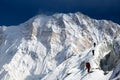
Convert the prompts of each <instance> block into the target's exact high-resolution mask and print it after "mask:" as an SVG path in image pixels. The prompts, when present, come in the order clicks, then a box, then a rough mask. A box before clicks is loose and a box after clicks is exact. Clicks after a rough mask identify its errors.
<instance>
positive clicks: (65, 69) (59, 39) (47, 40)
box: [0, 12, 120, 80]
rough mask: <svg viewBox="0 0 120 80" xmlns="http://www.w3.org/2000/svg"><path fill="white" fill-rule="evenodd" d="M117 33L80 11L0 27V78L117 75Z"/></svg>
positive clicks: (64, 79) (78, 79)
mask: <svg viewBox="0 0 120 80" xmlns="http://www.w3.org/2000/svg"><path fill="white" fill-rule="evenodd" d="M119 33H120V25H118V24H116V23H113V22H111V21H106V20H95V19H91V18H89V17H88V16H85V15H83V14H81V13H79V12H78V13H74V14H73V13H69V14H63V13H60V14H54V15H52V16H46V15H38V16H35V17H34V18H32V19H30V20H28V21H27V22H25V23H23V24H20V25H18V26H10V27H5V26H1V27H0V80H109V79H110V80H116V79H120V69H119V67H120V61H119V60H120V35H119ZM94 43H96V46H95V47H94V45H93V44H94ZM92 50H94V55H93V53H92ZM88 61H89V62H90V64H91V73H89V74H88V73H87V70H86V68H85V63H86V62H88Z"/></svg>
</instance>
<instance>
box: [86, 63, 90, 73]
mask: <svg viewBox="0 0 120 80" xmlns="http://www.w3.org/2000/svg"><path fill="white" fill-rule="evenodd" d="M86 68H87V70H88V73H89V72H90V68H91V66H90V63H89V62H87V63H86Z"/></svg>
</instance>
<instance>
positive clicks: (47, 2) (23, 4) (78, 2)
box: [0, 0, 120, 26]
mask: <svg viewBox="0 0 120 80" xmlns="http://www.w3.org/2000/svg"><path fill="white" fill-rule="evenodd" d="M75 12H81V13H83V14H85V15H87V16H89V17H91V18H94V19H107V20H111V21H113V22H116V23H118V24H120V0H0V25H7V26H9V25H19V24H21V23H23V22H25V21H27V20H28V19H30V18H32V17H33V16H35V15H38V14H46V15H52V14H54V13H75Z"/></svg>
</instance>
